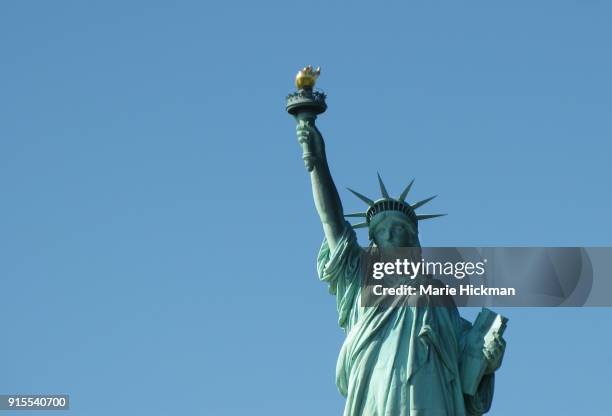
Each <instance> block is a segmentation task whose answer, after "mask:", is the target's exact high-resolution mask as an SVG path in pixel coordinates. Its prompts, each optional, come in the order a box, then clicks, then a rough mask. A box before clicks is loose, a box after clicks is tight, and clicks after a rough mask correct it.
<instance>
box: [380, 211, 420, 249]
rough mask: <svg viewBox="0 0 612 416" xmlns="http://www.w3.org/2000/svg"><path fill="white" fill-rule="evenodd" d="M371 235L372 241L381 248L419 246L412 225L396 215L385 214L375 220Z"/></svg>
mask: <svg viewBox="0 0 612 416" xmlns="http://www.w3.org/2000/svg"><path fill="white" fill-rule="evenodd" d="M379 215H385V214H379ZM371 235H372V238H373V240H374V243H375V244H376V245H377V246H378V247H381V248H384V247H419V246H420V243H419V237H418V234H417V230H416V229H415V227H414V225H412V224H411V223H409V222H408V221H406V220H405V219H403V218H401V217H398V216H396V215H385V217H384V218H382V219H380V220H379V221H377V222H376V225H375V226H374V228H373V229H372V233H371Z"/></svg>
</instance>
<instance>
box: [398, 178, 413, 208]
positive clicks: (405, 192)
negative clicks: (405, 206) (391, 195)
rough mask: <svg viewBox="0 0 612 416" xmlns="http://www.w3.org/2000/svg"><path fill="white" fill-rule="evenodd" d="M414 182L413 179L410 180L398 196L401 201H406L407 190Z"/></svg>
mask: <svg viewBox="0 0 612 416" xmlns="http://www.w3.org/2000/svg"><path fill="white" fill-rule="evenodd" d="M413 183H414V179H413V180H411V181H410V183H409V184H408V186H407V187H406V189H404V192H402V194H401V195H400V196H399V200H400V201H402V202H406V196H408V192H410V188H412V184H413Z"/></svg>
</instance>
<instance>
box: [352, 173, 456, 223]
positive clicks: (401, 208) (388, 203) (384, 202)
mask: <svg viewBox="0 0 612 416" xmlns="http://www.w3.org/2000/svg"><path fill="white" fill-rule="evenodd" d="M377 176H378V184H379V185H380V193H381V194H382V198H381V199H378V200H376V201H373V200H371V199H370V198H368V197H367V196H364V195H362V194H360V193H359V192H357V191H353V190H352V189H350V188H347V189H348V190H349V191H350V192H351V193H353V195H355V196H356V197H357V198H359V199H361V200H362V201H363V202H365V203H366V204H368V209H367V211H365V212H355V213H353V214H345V215H344V216H345V217H362V218H365V221H364V222H360V223H358V224H353V225H352V226H353V228H363V227H369V225H370V222H371V221H372V219H373V218H374V216H376V215H378V214H380V213H381V212H385V211H396V212H400V213H402V214H404V215H405V216H406V217H408V218H409V219H410V221H412V222H413V223H414V225H415V226H417V227H418V222H419V221H422V220H428V219H430V218H436V217H441V216H444V215H446V214H427V215H417V214H416V213H415V210H416V209H417V208H419V207H421V206H423V205H425V204H426V203H428V202H429V201H431V200H432V199H434V198H435V197H436V196H437V195H434V196H432V197H429V198H427V199H424V200H422V201H419V202H416V203H414V204H412V205H410V204H409V203H407V202H406V196H408V192H410V188H412V184H413V183H414V179H413V180H412V181H411V182H410V183H409V184H408V186H406V188H405V189H404V191H403V192H402V193H401V195H400V196H399V198H398V199H394V198H391V197H390V196H389V193H388V192H387V188H386V187H385V184H384V183H383V181H382V179H381V178H380V174H377Z"/></svg>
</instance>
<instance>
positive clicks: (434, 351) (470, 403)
mask: <svg viewBox="0 0 612 416" xmlns="http://www.w3.org/2000/svg"><path fill="white" fill-rule="evenodd" d="M362 250H363V249H362V248H361V247H360V246H359V244H358V243H357V238H356V235H355V232H354V231H353V229H352V228H351V227H350V224H348V223H346V226H345V228H344V232H343V235H342V237H341V238H340V240H339V242H338V244H337V246H336V247H335V250H334V252H333V253H332V252H331V251H330V249H329V246H328V244H327V241H326V240H324V241H323V244H322V245H321V249H320V251H319V256H318V259H317V270H318V273H319V278H320V279H321V280H322V281H324V282H326V283H327V284H328V285H329V291H330V293H331V294H333V295H335V296H336V304H337V309H338V324H339V325H340V327H341V328H342V329H343V330H344V332H345V334H346V339H345V341H344V344H343V345H342V349H341V351H340V355H339V356H338V362H337V366H336V384H337V386H338V389H339V390H340V393H341V394H342V395H343V396H345V397H346V406H345V410H344V416H476V415H482V414H483V413H485V412H486V411H488V409H489V407H490V405H491V401H492V398H493V385H494V375H488V376H485V377H484V378H483V379H482V381H481V383H480V385H479V388H478V392H477V393H476V394H475V395H474V396H468V395H464V394H463V393H462V390H461V381H460V378H459V360H460V359H461V352H462V350H463V342H464V335H465V333H466V332H467V331H468V330H469V329H470V328H471V324H470V323H469V322H468V321H466V320H465V319H463V318H461V317H460V316H459V313H458V310H457V308H455V307H428V306H423V307H410V306H405V307H395V308H385V307H382V306H378V307H362V306H361V304H360V290H361V287H360V283H361V280H360V277H361V274H360V268H361V267H362V265H361V253H362Z"/></svg>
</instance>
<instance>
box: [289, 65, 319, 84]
mask: <svg viewBox="0 0 612 416" xmlns="http://www.w3.org/2000/svg"><path fill="white" fill-rule="evenodd" d="M320 74H321V67H317V69H315V70H313V69H312V65H308V66H307V67H306V68H304V69H302V70H300V71H299V72H298V73H297V75H296V76H295V86H296V87H298V89H303V88H306V89H312V88H313V87H314V85H315V82H316V81H317V78H319V75H320Z"/></svg>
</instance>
